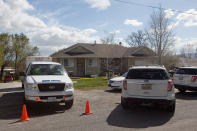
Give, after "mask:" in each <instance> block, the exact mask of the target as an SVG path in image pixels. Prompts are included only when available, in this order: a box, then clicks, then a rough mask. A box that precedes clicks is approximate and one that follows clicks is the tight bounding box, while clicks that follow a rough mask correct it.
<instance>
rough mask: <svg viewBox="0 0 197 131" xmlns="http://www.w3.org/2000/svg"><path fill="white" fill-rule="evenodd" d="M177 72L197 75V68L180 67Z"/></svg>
mask: <svg viewBox="0 0 197 131" xmlns="http://www.w3.org/2000/svg"><path fill="white" fill-rule="evenodd" d="M176 74H186V75H197V69H189V68H180V69H178V70H177V71H176Z"/></svg>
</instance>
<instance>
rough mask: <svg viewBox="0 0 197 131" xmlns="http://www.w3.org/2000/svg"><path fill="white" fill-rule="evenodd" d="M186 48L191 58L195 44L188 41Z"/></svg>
mask: <svg viewBox="0 0 197 131" xmlns="http://www.w3.org/2000/svg"><path fill="white" fill-rule="evenodd" d="M185 48H186V50H187V57H188V58H190V59H191V58H192V54H193V53H194V45H192V44H190V43H187V44H186V47H185Z"/></svg>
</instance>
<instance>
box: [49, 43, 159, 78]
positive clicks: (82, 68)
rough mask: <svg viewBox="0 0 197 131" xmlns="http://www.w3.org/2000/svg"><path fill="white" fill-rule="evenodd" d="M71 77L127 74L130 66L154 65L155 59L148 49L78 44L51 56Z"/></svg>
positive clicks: (114, 45)
mask: <svg viewBox="0 0 197 131" xmlns="http://www.w3.org/2000/svg"><path fill="white" fill-rule="evenodd" d="M51 57H52V58H53V61H56V62H59V63H61V64H62V65H64V67H65V69H66V70H67V72H69V73H71V74H72V75H73V76H90V75H105V74H106V72H108V71H112V72H114V73H115V74H122V73H125V72H127V70H128V68H129V67H131V66H132V65H146V64H155V63H156V60H157V57H156V56H155V53H154V52H153V51H152V50H151V49H149V48H148V47H145V46H141V47H132V48H128V47H124V46H121V45H116V44H87V43H78V44H75V45H73V46H70V47H68V48H66V49H63V50H60V51H58V52H56V53H54V54H52V55H51Z"/></svg>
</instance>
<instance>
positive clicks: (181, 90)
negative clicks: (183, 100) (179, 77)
mask: <svg viewBox="0 0 197 131" xmlns="http://www.w3.org/2000/svg"><path fill="white" fill-rule="evenodd" d="M178 90H179V91H180V92H181V93H185V91H186V90H185V89H178Z"/></svg>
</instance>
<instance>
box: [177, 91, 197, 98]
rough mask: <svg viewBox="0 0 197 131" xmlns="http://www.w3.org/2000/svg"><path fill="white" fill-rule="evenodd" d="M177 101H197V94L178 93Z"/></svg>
mask: <svg viewBox="0 0 197 131" xmlns="http://www.w3.org/2000/svg"><path fill="white" fill-rule="evenodd" d="M175 97H176V99H182V100H197V92H185V93H181V92H177V93H176V94H175Z"/></svg>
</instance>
